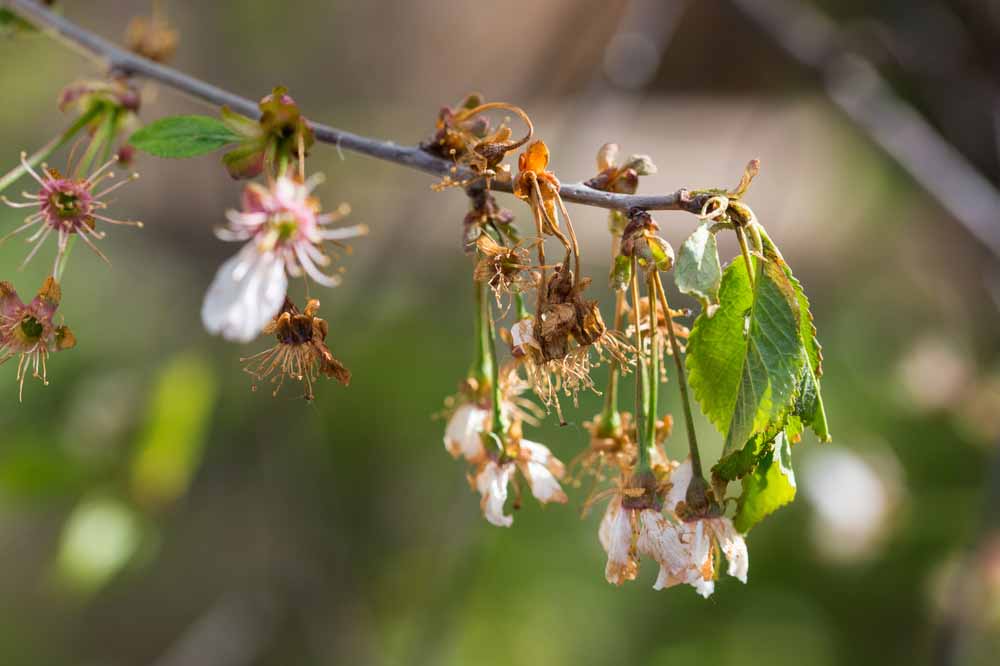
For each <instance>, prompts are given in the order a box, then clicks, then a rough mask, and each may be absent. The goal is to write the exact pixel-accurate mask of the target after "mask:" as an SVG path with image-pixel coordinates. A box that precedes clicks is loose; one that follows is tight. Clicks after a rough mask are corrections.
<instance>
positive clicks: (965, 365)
mask: <svg viewBox="0 0 1000 666" xmlns="http://www.w3.org/2000/svg"><path fill="white" fill-rule="evenodd" d="M898 374H899V381H900V383H901V384H902V385H903V388H904V389H905V391H906V394H907V396H908V397H909V398H910V399H911V400H912V401H913V402H914V403H915V404H916V406H917V407H920V408H921V409H925V410H932V409H947V408H950V407H954V406H955V405H956V404H958V402H959V401H960V400H961V399H962V396H963V395H964V394H965V389H966V387H967V386H968V385H969V384H970V382H971V380H972V377H973V374H974V373H973V368H972V365H971V363H970V361H969V359H968V356H967V354H965V353H964V351H963V350H962V349H960V348H959V346H958V345H957V344H955V342H953V341H951V340H949V339H947V338H944V337H941V336H929V335H928V336H925V337H922V338H920V339H919V340H917V341H916V342H915V343H914V344H913V346H912V347H910V349H909V350H908V351H907V352H906V355H905V356H903V358H902V359H900V361H899V366H898Z"/></svg>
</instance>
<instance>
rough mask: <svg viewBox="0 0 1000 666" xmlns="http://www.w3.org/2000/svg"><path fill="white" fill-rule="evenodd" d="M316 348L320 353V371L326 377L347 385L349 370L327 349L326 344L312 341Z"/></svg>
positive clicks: (349, 380)
mask: <svg viewBox="0 0 1000 666" xmlns="http://www.w3.org/2000/svg"><path fill="white" fill-rule="evenodd" d="M313 344H315V345H316V349H317V351H318V352H319V354H320V372H322V373H323V375H325V376H326V377H332V378H333V379H336V380H337V381H338V382H340V383H341V384H343V385H344V386H347V385H348V384H350V383H351V371H350V370H348V369H347V367H346V366H345V365H344V364H343V363H341V362H340V361H338V360H337V359H336V358H334V357H333V354H331V353H330V350H329V349H327V347H326V345H324V344H323V343H321V342H314V343H313Z"/></svg>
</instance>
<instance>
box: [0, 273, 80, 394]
mask: <svg viewBox="0 0 1000 666" xmlns="http://www.w3.org/2000/svg"><path fill="white" fill-rule="evenodd" d="M60 298H61V290H60V288H59V283H58V282H56V281H55V279H54V278H52V277H49V278H46V280H45V283H44V284H43V285H42V288H41V289H40V290H39V291H38V295H37V296H35V298H34V299H32V301H31V302H30V303H28V304H25V303H23V302H22V301H21V299H20V298H19V297H18V295H17V292H16V291H15V290H14V287H13V286H12V285H11V284H10V283H9V282H0V365H2V364H4V363H6V362H7V361H9V360H10V359H12V358H14V357H15V356H18V357H19V361H18V364H17V382H18V385H19V390H18V399H20V398H21V396H22V395H23V393H24V379H25V377H27V375H28V371H29V370H30V371H31V373H32V376H34V377H37V378H39V379H41V380H42V382H43V383H44V384H48V368H47V359H48V355H49V354H50V353H52V352H56V351H62V350H65V349H70V348H72V347H74V346H75V345H76V338H75V337H74V336H73V332H72V331H70V329H69V327H67V326H56V324H55V322H54V321H53V320H54V317H55V313H56V309H57V308H58V307H59V300H60Z"/></svg>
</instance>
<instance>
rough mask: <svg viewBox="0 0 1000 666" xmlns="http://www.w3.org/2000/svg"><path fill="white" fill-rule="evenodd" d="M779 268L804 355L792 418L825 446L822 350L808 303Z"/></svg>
mask: <svg viewBox="0 0 1000 666" xmlns="http://www.w3.org/2000/svg"><path fill="white" fill-rule="evenodd" d="M779 261H781V260H780V259H779ZM781 264H782V266H783V267H784V269H785V274H786V275H787V276H788V279H789V281H790V282H791V283H792V286H793V287H794V288H795V296H796V298H797V300H798V303H799V336H800V337H801V339H802V345H803V354H804V355H805V362H803V365H802V377H801V378H800V380H799V389H798V395H797V397H796V399H795V408H794V410H793V414H794V416H795V417H797V418H799V419H800V420H801V422H802V425H807V426H810V427H811V428H812V429H813V432H815V433H816V436H817V437H818V438H819V441H821V442H829V441H830V440H831V439H832V437H831V436H830V429H829V426H828V425H827V423H826V408H825V407H824V405H823V393H822V391H821V390H820V382H819V377H820V376H821V375H822V374H823V348H822V347H821V346H820V344H819V340H817V339H816V326H815V324H814V323H813V316H812V312H810V310H809V299H808V298H806V294H805V291H804V290H803V289H802V285H801V284H800V283H799V281H798V280H796V279H795V276H794V275H792V269H791V268H789V267H788V264H786V263H785V262H783V261H782V262H781Z"/></svg>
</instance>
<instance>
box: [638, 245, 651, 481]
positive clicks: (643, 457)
mask: <svg viewBox="0 0 1000 666" xmlns="http://www.w3.org/2000/svg"><path fill="white" fill-rule="evenodd" d="M639 303H640V301H639V261H638V259H636V258H635V257H632V308H633V311H634V312H639ZM640 328H641V327H640V326H639V323H638V321H637V322H636V326H635V348H636V355H637V356H638V368H637V369H636V373H635V413H636V420H635V428H636V435H637V436H636V440H637V441H638V442H640V446H639V461H638V464H637V465H636V470H635V471H636V473H639V472H643V471H646V470H648V469H651V467H650V464H649V447H647V446H645V445H644V444H645V441H646V438H645V437H644V435H645V433H644V432H643V429H644V428H648V423H647V421H648V420H649V419H648V415H649V410H650V408H651V406H650V404H649V390H650V387H649V384H650V382H649V375H648V374H647V370H646V356H645V354H643V351H642V331H641V330H640ZM654 383H655V378H654ZM653 425H654V428H653V433H654V434H653V437H654V438H655V437H656V435H655V432H656V428H655V425H656V416H655V414H654V416H653Z"/></svg>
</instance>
